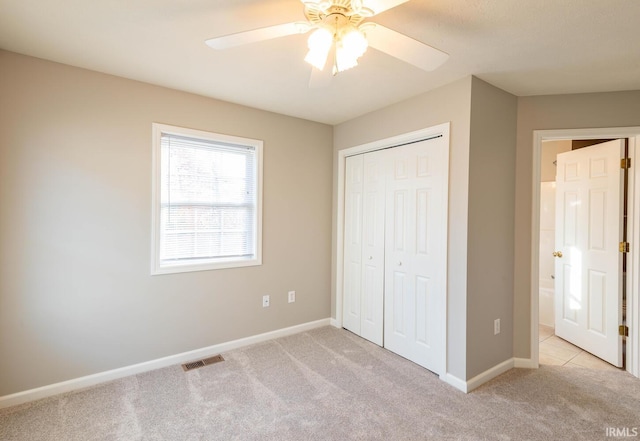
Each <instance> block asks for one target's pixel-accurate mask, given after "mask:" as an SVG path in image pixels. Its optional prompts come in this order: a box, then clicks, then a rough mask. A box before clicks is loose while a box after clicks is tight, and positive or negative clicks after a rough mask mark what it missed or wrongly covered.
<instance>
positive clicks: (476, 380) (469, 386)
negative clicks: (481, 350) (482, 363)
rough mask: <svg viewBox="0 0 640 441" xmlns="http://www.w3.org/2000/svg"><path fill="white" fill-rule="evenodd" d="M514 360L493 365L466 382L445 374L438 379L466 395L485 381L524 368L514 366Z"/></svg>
mask: <svg viewBox="0 0 640 441" xmlns="http://www.w3.org/2000/svg"><path fill="white" fill-rule="evenodd" d="M515 360H516V359H514V358H510V359H508V360H505V361H503V362H502V363H500V364H497V365H495V366H494V367H492V368H491V369H487V370H486V371H484V372H482V373H480V374H478V375H476V376H475V377H473V378H472V379H470V380H468V381H465V380H461V379H460V378H458V377H456V376H454V375H451V374H449V373H447V374H446V375H445V376H444V378H443V377H440V378H441V379H442V380H444V381H445V382H447V383H449V384H450V385H451V386H453V387H455V388H456V389H458V390H461V391H462V392H464V393H468V392H471V391H472V390H474V389H476V388H478V387H480V386H481V385H483V384H484V383H486V382H487V381H489V380H493V379H494V378H496V377H497V376H498V375H500V374H504V373H505V372H507V371H508V370H510V369H512V368H514V367H524V366H515V363H516V362H515ZM518 360H523V359H518Z"/></svg>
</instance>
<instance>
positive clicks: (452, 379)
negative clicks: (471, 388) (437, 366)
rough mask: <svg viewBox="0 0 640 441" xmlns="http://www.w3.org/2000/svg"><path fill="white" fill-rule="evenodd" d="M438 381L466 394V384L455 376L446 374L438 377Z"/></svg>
mask: <svg viewBox="0 0 640 441" xmlns="http://www.w3.org/2000/svg"><path fill="white" fill-rule="evenodd" d="M440 379H441V380H442V381H444V382H445V383H448V384H450V385H451V386H453V387H455V388H456V389H458V390H461V391H462V392H464V393H465V394H466V393H467V382H466V381H464V380H461V379H459V378H458V377H456V376H455V375H451V374H449V373H447V374H445V375H440Z"/></svg>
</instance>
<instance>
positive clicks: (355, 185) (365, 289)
mask: <svg viewBox="0 0 640 441" xmlns="http://www.w3.org/2000/svg"><path fill="white" fill-rule="evenodd" d="M385 157H386V150H381V151H377V152H372V153H367V154H364V155H357V156H352V157H349V158H347V163H346V172H347V173H346V176H347V179H346V198H345V259H344V261H345V272H344V275H345V276H344V284H345V289H344V292H345V298H344V305H345V308H344V319H343V321H344V323H343V325H344V327H345V328H346V329H349V330H350V331H352V332H354V333H356V334H358V335H360V336H362V337H363V338H366V339H367V340H370V341H372V342H374V343H376V344H377V345H380V346H382V345H383V340H382V339H383V300H384V297H383V289H384V222H385V213H384V204H385V185H386V172H385V169H386V164H385V162H384V158H385Z"/></svg>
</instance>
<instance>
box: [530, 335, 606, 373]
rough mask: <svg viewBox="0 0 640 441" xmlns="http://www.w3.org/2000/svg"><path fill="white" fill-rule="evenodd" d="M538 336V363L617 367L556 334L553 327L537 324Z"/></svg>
mask: <svg viewBox="0 0 640 441" xmlns="http://www.w3.org/2000/svg"><path fill="white" fill-rule="evenodd" d="M539 337H540V339H539V342H540V359H539V361H540V364H551V365H556V366H567V367H582V368H590V369H616V370H617V369H618V368H616V367H615V366H613V365H611V364H609V363H607V362H606V361H603V360H601V359H599V358H598V357H596V356H594V355H591V354H590V353H588V352H585V351H583V350H582V349H580V348H579V347H577V346H574V345H572V344H571V343H569V342H567V341H565V340H563V339H561V338H560V337H558V336H556V335H555V334H554V332H553V328H551V327H549V326H545V325H539Z"/></svg>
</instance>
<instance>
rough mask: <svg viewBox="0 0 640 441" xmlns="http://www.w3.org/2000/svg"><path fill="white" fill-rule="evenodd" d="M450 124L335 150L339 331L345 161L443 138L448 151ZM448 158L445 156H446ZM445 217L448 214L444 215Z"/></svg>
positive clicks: (334, 322)
mask: <svg viewBox="0 0 640 441" xmlns="http://www.w3.org/2000/svg"><path fill="white" fill-rule="evenodd" d="M449 132H450V123H448V122H447V123H443V124H439V125H436V126H432V127H428V128H425V129H421V130H416V131H413V132H409V133H404V134H402V135H398V136H393V137H390V138H385V139H381V140H378V141H373V142H370V143H367V144H362V145H358V146H354V147H350V148H347V149H343V150H340V151H338V182H337V207H336V262H335V268H334V270H335V285H334V289H335V293H336V298H335V308H336V309H335V311H336V318H335V320H332V325H334V326H336V327H338V328H341V327H342V313H343V310H342V308H343V287H344V254H343V253H344V226H345V210H344V202H345V193H344V191H345V172H346V170H345V161H346V158H347V157H348V156H353V155H358V154H361V153H367V152H373V151H376V150H382V149H386V148H391V147H396V146H400V145H403V144H408V143H412V142H416V141H419V140H425V139H429V138H435V137H442V138H443V141H444V145H446V146H447V149H449V148H450V135H449ZM447 156H448V155H447ZM447 218H448V213H447ZM447 315H448V313H447V311H446V302H445V314H444V317H443V320H442V323H441V329H440V331H441V332H440V335H442V336H443V341H442V354H441V361H440V366H441V369H440V372H437V373H438V374H439V375H441V376H443V375H445V373H446V371H447V366H446V359H447Z"/></svg>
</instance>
